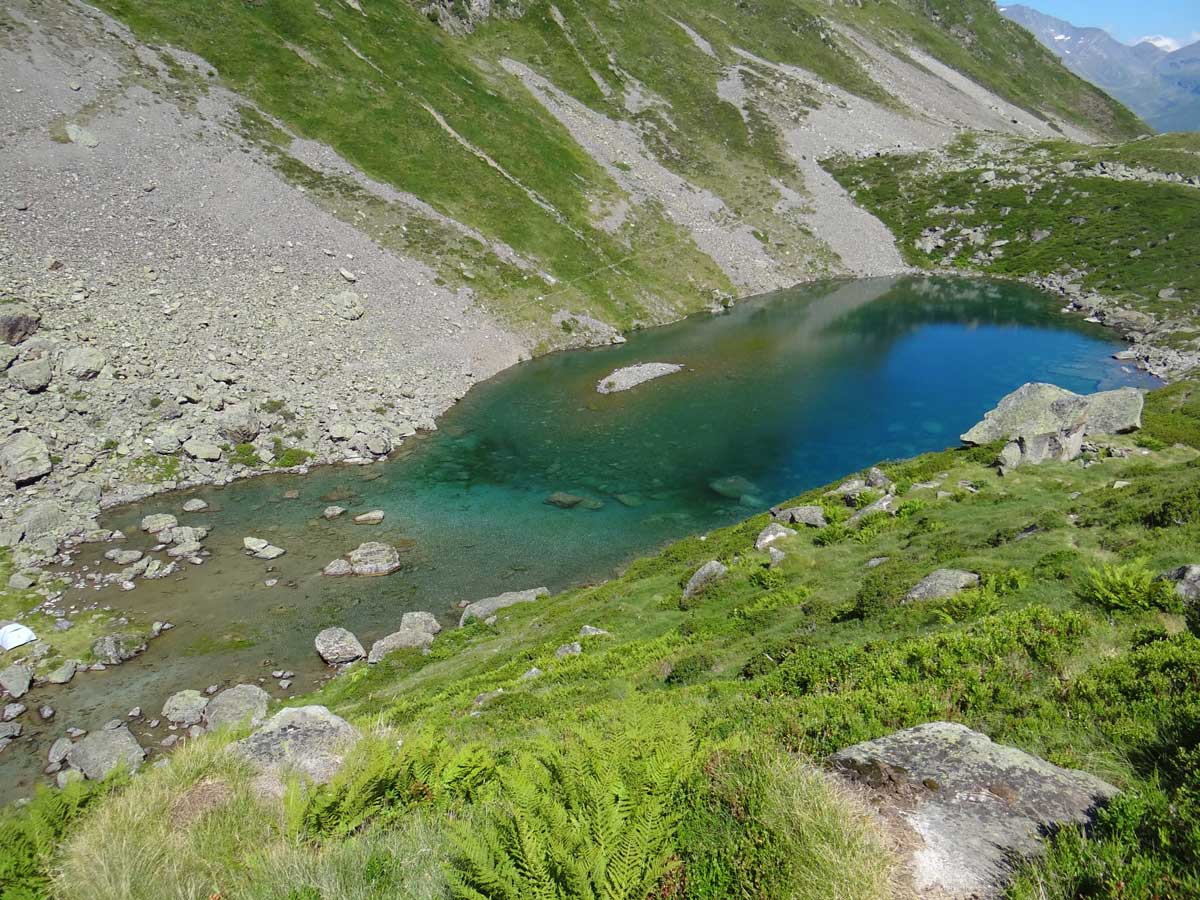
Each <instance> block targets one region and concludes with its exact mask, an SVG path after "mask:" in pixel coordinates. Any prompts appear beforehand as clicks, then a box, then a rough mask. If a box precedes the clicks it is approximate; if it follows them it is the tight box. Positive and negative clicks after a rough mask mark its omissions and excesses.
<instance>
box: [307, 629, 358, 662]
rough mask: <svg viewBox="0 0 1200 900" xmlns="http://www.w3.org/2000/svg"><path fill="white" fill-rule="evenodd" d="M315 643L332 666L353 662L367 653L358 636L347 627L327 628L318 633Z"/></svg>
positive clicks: (322, 657)
mask: <svg viewBox="0 0 1200 900" xmlns="http://www.w3.org/2000/svg"><path fill="white" fill-rule="evenodd" d="M313 643H315V644H316V647H317V653H318V654H320V657H321V659H323V660H325V662H327V663H329V664H330V665H331V666H339V665H342V664H343V663H351V662H354V661H355V660H356V659H362V658H363V656H365V655H366V651H365V650H363V645H362V644H361V643H359V640H358V638H356V637H355V636H354V634H353V632H351V631H347V630H346V629H345V628H339V627H333V628H326V629H324V630H323V631H322V632H321V633H320V634H318V635H317V637H316V640H315V641H314V642H313Z"/></svg>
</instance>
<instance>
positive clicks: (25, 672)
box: [0, 663, 33, 700]
mask: <svg viewBox="0 0 1200 900" xmlns="http://www.w3.org/2000/svg"><path fill="white" fill-rule="evenodd" d="M32 683H33V672H32V671H30V669H29V667H28V666H23V665H21V664H20V663H17V664H14V665H11V666H9V667H8V668H6V669H2V670H0V688H3V689H4V690H5V692H6V693H7V694H8V696H10V697H12V698H13V699H14V700H19V699H20V698H21V697H24V696H25V694H26V693H28V691H29V685H30V684H32Z"/></svg>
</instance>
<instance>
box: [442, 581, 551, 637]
mask: <svg viewBox="0 0 1200 900" xmlns="http://www.w3.org/2000/svg"><path fill="white" fill-rule="evenodd" d="M549 595H550V591H548V590H547V589H546V588H544V587H539V588H531V589H529V590H527V591H508V592H506V593H503V594H498V595H497V596H495V597H486V598H484V599H483V600H476V601H475V602H474V603H469V604H467V606H466V608H465V609H463V611H462V616H460V617H459V620H458V624H459V626H460V627H461V626H463V625H466V624H467V622H468V621H469V620H470V619H486V618H488V617H489V616H491V615H492V614H493V613H497V612H499V611H500V610H502V609H507V608H508V607H510V606H515V605H516V604H518V603H533V602H534V601H535V600H538V599H540V598H541V597H548V596H549Z"/></svg>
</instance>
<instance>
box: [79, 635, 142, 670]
mask: <svg viewBox="0 0 1200 900" xmlns="http://www.w3.org/2000/svg"><path fill="white" fill-rule="evenodd" d="M145 649H146V642H145V641H143V640H142V639H141V637H140V636H138V635H136V634H106V635H104V636H103V637H99V638H97V639H96V641H95V643H93V644H92V655H93V656H95V657H96V659H97V660H99V661H100V662H102V663H104V664H105V665H109V666H119V665H120V664H121V663H123V662H125V661H127V660H130V659H133V658H134V657H135V656H137V655H138V654H139V653H141V652H142V651H143V650H145Z"/></svg>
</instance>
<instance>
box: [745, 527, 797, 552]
mask: <svg viewBox="0 0 1200 900" xmlns="http://www.w3.org/2000/svg"><path fill="white" fill-rule="evenodd" d="M795 535H796V532H795V531H793V530H792V529H790V528H784V527H783V526H782V525H780V524H779V523H778V522H772V523H771V524H770V525H768V526H767V527H766V528H764V529H763V530H762V531H760V532H759V533H758V537H757V538H755V539H754V549H755V550H759V551H761V550H766V549H767V548H768V547H770V546H771V545H772V544H773V543H775V542H776V541H780V540H783V539H784V538H789V537H795Z"/></svg>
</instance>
